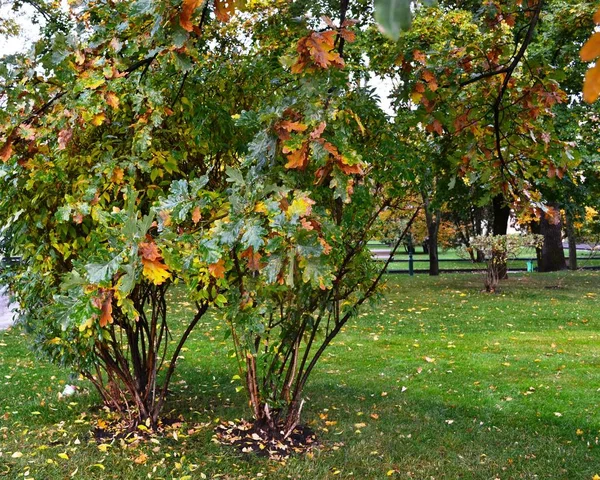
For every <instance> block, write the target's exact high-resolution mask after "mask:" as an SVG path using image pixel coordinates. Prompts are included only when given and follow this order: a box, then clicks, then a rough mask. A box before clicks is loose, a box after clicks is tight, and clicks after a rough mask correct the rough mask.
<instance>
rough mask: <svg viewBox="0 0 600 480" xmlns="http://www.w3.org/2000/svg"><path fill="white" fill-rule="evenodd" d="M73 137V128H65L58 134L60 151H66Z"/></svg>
mask: <svg viewBox="0 0 600 480" xmlns="http://www.w3.org/2000/svg"><path fill="white" fill-rule="evenodd" d="M72 137H73V130H72V129H71V128H63V129H62V130H61V131H60V132H58V149H59V150H64V149H65V148H67V144H68V143H69V141H70V140H71V138H72Z"/></svg>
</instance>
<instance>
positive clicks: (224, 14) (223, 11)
mask: <svg viewBox="0 0 600 480" xmlns="http://www.w3.org/2000/svg"><path fill="white" fill-rule="evenodd" d="M234 12H235V2H234V0H215V16H216V17H217V20H219V21H221V22H223V23H227V22H228V21H229V20H230V19H231V16H232V15H233V14H234Z"/></svg>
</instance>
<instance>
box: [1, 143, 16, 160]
mask: <svg viewBox="0 0 600 480" xmlns="http://www.w3.org/2000/svg"><path fill="white" fill-rule="evenodd" d="M12 147H13V146H12V140H8V141H7V142H6V143H5V144H4V146H3V147H2V148H1V149H0V158H1V159H2V161H3V162H8V159H9V158H10V156H11V155H12V153H13V148H12Z"/></svg>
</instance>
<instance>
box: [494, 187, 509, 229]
mask: <svg viewBox="0 0 600 480" xmlns="http://www.w3.org/2000/svg"><path fill="white" fill-rule="evenodd" d="M492 206H493V208H494V223H493V224H492V235H506V232H507V230H508V219H509V218H510V207H509V206H508V205H507V203H506V202H505V201H504V197H503V196H502V195H496V196H495V197H494V199H493V200H492Z"/></svg>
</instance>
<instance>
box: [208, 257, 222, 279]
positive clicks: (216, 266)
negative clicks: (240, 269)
mask: <svg viewBox="0 0 600 480" xmlns="http://www.w3.org/2000/svg"><path fill="white" fill-rule="evenodd" d="M208 272H209V273H210V274H211V275H212V276H213V277H215V278H224V277H225V260H223V259H222V258H221V259H219V261H218V262H216V263H211V264H210V265H209V266H208Z"/></svg>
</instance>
